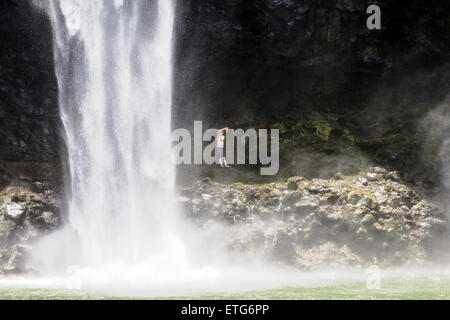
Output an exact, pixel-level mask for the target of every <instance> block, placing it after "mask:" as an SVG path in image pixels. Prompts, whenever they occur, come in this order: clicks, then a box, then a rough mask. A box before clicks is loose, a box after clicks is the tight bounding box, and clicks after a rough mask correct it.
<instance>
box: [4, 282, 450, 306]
mask: <svg viewBox="0 0 450 320" xmlns="http://www.w3.org/2000/svg"><path fill="white" fill-rule="evenodd" d="M0 299H27V300H28V299H37V300H40V299H69V300H70V299H89V300H91V299H93V300H96V299H98V300H102V299H194V300H195V299H207V300H209V299H211V300H212V299H237V300H239V299H250V300H253V299H255V300H257V299H288V300H297V299H299V300H311V299H312V300H330V299H338V300H345V299H364V300H366V299H408V300H410V299H450V278H444V279H431V278H425V277H422V278H393V279H385V280H383V281H382V282H381V289H379V290H375V289H367V287H366V283H365V282H361V281H357V282H345V283H336V284H333V285H326V286H318V287H286V288H279V289H273V290H263V291H249V292H241V293H229V294H226V293H223V294H204V295H195V296H181V297H156V298H155V297H122V296H112V295H102V294H98V293H87V292H81V291H76V290H56V289H20V288H0Z"/></svg>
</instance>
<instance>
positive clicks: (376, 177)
mask: <svg viewBox="0 0 450 320" xmlns="http://www.w3.org/2000/svg"><path fill="white" fill-rule="evenodd" d="M366 178H367V180H368V181H379V180H381V179H382V175H381V174H378V173H375V172H367V173H366Z"/></svg>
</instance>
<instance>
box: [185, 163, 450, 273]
mask: <svg viewBox="0 0 450 320" xmlns="http://www.w3.org/2000/svg"><path fill="white" fill-rule="evenodd" d="M230 170H233V169H230ZM180 194H181V196H182V197H181V198H180V203H181V205H182V207H183V208H184V210H185V214H187V215H188V217H190V219H191V220H192V221H194V223H197V224H198V225H199V226H200V227H201V228H205V229H207V230H208V229H210V228H213V227H214V224H215V223H217V222H219V225H221V226H222V229H221V232H223V234H226V235H227V237H226V238H227V241H228V245H229V248H230V249H232V250H237V251H242V252H245V253H246V254H247V255H248V254H250V255H252V254H253V255H254V256H261V255H262V256H265V257H266V258H269V259H274V260H276V261H280V262H284V263H289V264H293V265H295V266H297V267H299V268H301V269H307V270H309V269H316V268H321V267H326V266H335V267H348V266H357V267H363V266H368V265H370V264H372V263H376V264H378V265H380V266H383V267H390V266H398V265H404V264H408V263H409V264H413V265H421V264H427V263H430V262H431V261H443V260H445V258H444V257H445V254H447V252H448V251H444V250H439V254H438V255H437V254H436V253H435V252H434V249H435V248H436V247H437V245H439V243H440V242H441V241H443V240H445V239H446V237H445V235H446V231H447V228H448V226H447V218H446V216H445V214H444V211H443V209H442V208H440V207H438V206H436V205H435V204H433V203H432V201H430V200H431V198H430V197H429V196H427V195H426V194H425V193H424V192H423V189H422V190H421V189H420V188H417V187H414V186H412V185H410V184H405V183H404V182H403V181H402V175H401V173H400V172H397V171H394V172H388V171H387V170H386V169H384V168H379V167H373V168H369V170H368V171H367V172H365V173H362V174H361V175H359V176H342V175H341V176H338V177H337V178H334V179H329V180H325V179H312V180H308V179H305V178H304V177H299V176H295V177H291V178H289V179H288V180H287V181H286V182H279V183H270V184H251V185H249V184H243V183H234V184H227V185H223V184H219V183H217V182H215V181H213V180H211V179H203V180H200V181H198V182H196V183H195V184H192V185H191V186H187V187H185V188H182V189H181V190H180Z"/></svg>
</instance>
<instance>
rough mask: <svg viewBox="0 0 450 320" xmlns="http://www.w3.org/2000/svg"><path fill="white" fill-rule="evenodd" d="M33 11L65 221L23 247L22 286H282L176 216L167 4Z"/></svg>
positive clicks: (76, 0)
mask: <svg viewBox="0 0 450 320" xmlns="http://www.w3.org/2000/svg"><path fill="white" fill-rule="evenodd" d="M45 9H46V10H47V12H48V15H49V16H50V20H51V23H52V29H53V33H54V43H53V45H54V56H55V72H56V76H57V80H58V86H59V106H60V114H61V119H62V122H63V125H64V129H65V139H66V144H67V149H68V163H69V168H70V182H69V183H70V185H69V188H68V190H69V194H68V195H67V198H68V214H67V222H66V224H65V226H64V228H62V229H61V230H58V231H56V232H53V233H51V234H49V235H48V236H46V237H45V238H44V239H43V240H40V241H39V242H38V243H36V244H34V247H33V250H32V258H31V259H30V261H29V265H30V267H31V268H32V269H34V270H36V271H37V275H38V277H37V280H33V279H30V281H37V282H36V283H39V284H40V285H44V286H57V287H66V288H67V287H69V288H75V289H77V288H81V289H85V288H92V289H97V288H107V289H113V290H115V289H116V288H117V289H118V290H119V291H120V294H126V292H127V291H126V290H135V289H136V288H137V289H138V290H146V291H145V292H146V293H145V294H153V293H154V294H158V295H164V294H168V295H173V294H174V293H175V292H178V293H180V292H192V291H198V292H206V291H215V290H218V291H220V290H237V289H239V290H241V289H243V288H247V289H250V288H253V289H255V288H260V287H267V286H273V285H282V284H286V285H287V284H291V283H292V279H293V278H292V277H291V274H292V273H291V271H290V270H286V269H284V268H282V269H280V268H279V267H278V266H271V265H266V264H265V263H259V261H254V262H251V261H250V262H249V261H248V260H246V259H244V260H243V261H242V263H241V262H240V261H239V263H238V260H237V259H236V257H232V256H231V255H229V252H228V251H227V248H226V246H227V241H226V237H227V233H226V229H225V228H224V227H223V226H219V225H217V226H209V228H208V230H202V231H199V230H198V229H196V228H195V226H193V225H191V224H189V223H186V222H185V221H184V220H183V218H181V217H180V216H179V214H178V210H177V208H176V204H175V199H176V195H175V167H174V165H173V164H172V161H171V139H170V136H171V98H172V37H173V34H172V29H173V24H174V2H173V1H172V0H154V1H153V0H152V1H151V0H145V1H144V0H141V1H140V0H128V1H127V0H123V1H121V0H114V1H112V0H96V1H88V0H49V2H48V3H47V5H46V7H45ZM280 270H281V271H280ZM268 275H270V276H268ZM30 283H34V282H30ZM148 290H151V291H152V292H153V293H149V292H148ZM139 292H140V291H139ZM135 293H136V292H135V291H133V294H135Z"/></svg>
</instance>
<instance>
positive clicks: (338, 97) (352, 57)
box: [175, 0, 450, 124]
mask: <svg viewBox="0 0 450 320" xmlns="http://www.w3.org/2000/svg"><path fill="white" fill-rule="evenodd" d="M373 3H377V4H379V5H380V7H381V10H382V30H368V29H367V28H366V19H367V17H368V15H367V14H366V9H367V7H368V5H369V4H373ZM449 27H450V7H449V2H448V1H440V0H437V1H423V0H417V1H408V2H405V1H396V0H387V1H378V2H375V1H364V0H354V1H350V0H336V1H328V0H303V1H301V0H298V1H295V0H228V1H216V0H186V1H180V2H179V6H178V17H177V37H178V39H177V42H176V43H177V50H176V58H177V69H176V77H175V79H176V84H177V91H176V100H175V101H176V106H177V108H178V113H177V114H176V120H178V123H180V124H183V123H185V122H191V120H192V119H203V120H211V121H212V122H214V123H219V124H220V123H224V122H226V121H227V119H230V118H236V117H242V116H247V117H251V116H254V115H255V114H256V115H258V116H262V117H266V118H267V117H276V116H278V115H280V114H283V113H289V112H291V113H304V112H308V111H310V110H324V111H330V110H332V111H335V112H339V111H340V110H343V109H358V108H361V106H362V104H367V103H368V102H370V101H371V100H373V99H378V101H380V102H382V103H383V104H386V103H388V104H395V105H399V104H401V105H402V107H406V106H407V105H408V103H411V102H415V101H416V100H417V99H419V100H420V101H430V102H435V101H439V100H442V99H444V98H445V96H446V95H447V94H448V92H449V88H450V83H449V82H450V81H449V80H450V76H449V67H448V65H447V64H448V62H449V61H450V52H449V46H450V35H449V33H448V30H449ZM382 107H383V106H380V105H377V106H374V108H379V109H380V111H383V109H382Z"/></svg>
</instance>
